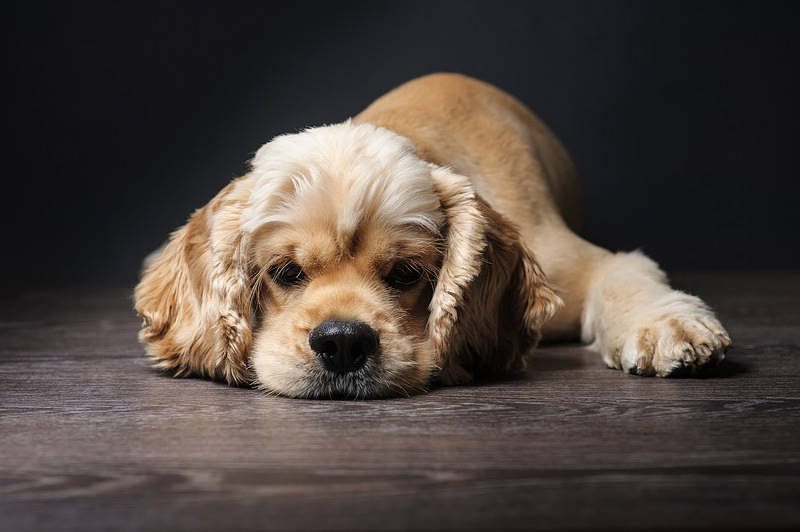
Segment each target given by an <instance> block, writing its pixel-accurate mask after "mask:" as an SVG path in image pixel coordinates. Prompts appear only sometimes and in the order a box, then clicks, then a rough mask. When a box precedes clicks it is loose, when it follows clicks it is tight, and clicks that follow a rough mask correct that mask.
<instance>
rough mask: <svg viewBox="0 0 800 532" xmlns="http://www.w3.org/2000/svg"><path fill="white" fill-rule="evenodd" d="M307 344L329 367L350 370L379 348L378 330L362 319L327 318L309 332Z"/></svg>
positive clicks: (355, 368)
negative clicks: (341, 319)
mask: <svg viewBox="0 0 800 532" xmlns="http://www.w3.org/2000/svg"><path fill="white" fill-rule="evenodd" d="M308 344H309V345H310V346H311V349H312V350H313V351H314V353H315V354H316V355H317V358H319V359H320V361H321V362H322V365H323V366H325V368H326V369H327V370H328V371H332V372H335V373H340V374H343V373H350V372H353V371H357V370H358V369H360V368H362V367H363V366H364V364H366V363H367V359H369V357H371V356H372V355H374V354H375V351H376V350H377V349H378V333H377V332H376V331H375V329H373V328H372V327H370V326H369V325H367V324H366V323H364V322H361V321H340V320H325V321H323V322H322V323H320V324H319V325H318V326H317V327H316V328H315V329H314V330H313V331H311V333H309V335H308Z"/></svg>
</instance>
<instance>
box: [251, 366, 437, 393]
mask: <svg viewBox="0 0 800 532" xmlns="http://www.w3.org/2000/svg"><path fill="white" fill-rule="evenodd" d="M396 365H397V364H393V366H396ZM259 366H261V368H259ZM404 366H405V367H404V368H403V369H404V370H405V371H402V372H398V371H397V369H398V368H396V367H394V368H386V367H383V366H382V365H380V364H377V363H375V362H373V361H371V360H370V361H368V362H367V363H366V364H365V365H364V367H362V368H360V369H358V370H356V371H351V372H348V373H337V372H333V371H329V370H327V369H325V368H323V367H321V366H317V365H314V366H313V367H310V368H304V369H303V370H302V372H300V371H286V372H280V373H276V372H274V371H273V372H271V373H269V374H266V373H265V372H264V366H263V365H259V364H258V363H255V364H253V370H254V371H255V375H256V384H257V386H258V388H260V389H261V390H263V391H265V392H266V393H268V394H276V395H283V396H286V397H295V398H299V399H380V398H389V397H402V396H409V395H413V394H416V393H420V392H423V391H425V386H426V384H427V381H428V376H429V373H430V371H429V370H428V369H427V368H421V367H419V366H418V365H417V364H414V363H407V364H404ZM259 369H261V371H259ZM294 369H295V370H298V368H296V367H295V368H294ZM289 373H294V375H291V376H290V375H289Z"/></svg>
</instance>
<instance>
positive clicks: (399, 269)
mask: <svg viewBox="0 0 800 532" xmlns="http://www.w3.org/2000/svg"><path fill="white" fill-rule="evenodd" d="M420 278H422V268H420V267H419V266H417V265H415V264H411V263H409V262H398V263H397V264H395V265H394V266H393V267H392V270H391V271H390V272H389V274H388V275H387V276H386V277H385V279H384V280H385V281H386V284H388V285H389V286H391V287H392V288H397V289H399V290H404V289H408V288H411V287H412V286H414V285H415V284H417V282H418V281H419V280H420Z"/></svg>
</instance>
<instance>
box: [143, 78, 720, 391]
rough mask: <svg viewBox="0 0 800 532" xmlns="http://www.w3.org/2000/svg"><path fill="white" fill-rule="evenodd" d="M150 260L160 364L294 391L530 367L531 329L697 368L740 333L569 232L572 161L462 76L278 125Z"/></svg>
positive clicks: (459, 379) (653, 276)
mask: <svg viewBox="0 0 800 532" xmlns="http://www.w3.org/2000/svg"><path fill="white" fill-rule="evenodd" d="M250 166H251V169H250V171H249V173H247V175H245V176H243V177H239V178H237V179H234V180H233V181H232V182H231V183H230V184H228V185H227V186H226V187H225V188H223V189H222V190H221V191H220V192H219V193H218V194H217V195H216V197H214V198H213V199H212V200H211V201H210V202H209V203H208V204H207V205H205V206H204V207H202V208H200V209H198V210H197V211H196V212H194V214H192V216H191V217H190V219H189V221H188V223H186V225H184V226H183V227H181V228H180V229H178V230H177V231H175V232H174V233H173V234H172V235H171V237H170V239H169V241H168V242H167V244H166V245H165V246H164V247H163V248H162V249H161V250H159V251H157V252H156V253H155V254H154V256H152V257H151V258H150V259H149V260H148V261H147V263H146V265H145V268H144V270H143V273H142V275H141V280H140V282H139V284H138V286H137V287H136V289H135V294H134V298H135V305H136V310H137V312H138V314H139V315H140V316H141V317H142V318H143V322H144V323H143V328H142V330H141V331H140V340H141V341H142V342H143V343H144V344H145V345H146V348H147V351H148V353H149V354H150V356H151V357H152V358H153V359H154V361H155V363H156V366H157V367H159V368H161V369H164V370H167V371H169V372H171V373H172V374H174V375H176V376H184V375H200V376H206V377H210V378H212V379H218V380H222V381H225V382H227V383H230V384H243V385H253V386H257V387H259V388H261V389H263V390H266V391H268V392H270V393H275V394H281V395H285V396H291V397H306V398H325V397H347V398H370V397H384V396H394V395H404V394H411V393H416V392H420V391H424V390H426V389H428V388H429V387H430V386H431V385H432V384H434V383H440V384H442V385H455V384H464V383H468V382H471V381H472V380H473V379H475V378H476V377H493V376H498V375H507V374H513V373H515V372H520V371H521V370H523V369H524V367H525V355H526V354H527V353H528V352H529V351H530V350H531V348H533V347H534V346H535V345H536V343H537V342H538V341H539V339H540V338H541V337H542V335H544V337H546V338H549V339H556V340H558V339H570V338H574V339H577V338H580V339H582V340H583V341H584V342H587V343H589V342H590V343H591V348H593V349H595V350H596V351H598V352H599V353H600V355H601V356H602V359H603V361H604V362H605V363H606V364H607V365H608V366H609V367H611V368H617V369H620V370H623V371H626V372H628V373H632V374H636V375H642V376H659V377H666V376H670V375H674V374H676V373H678V372H684V373H685V372H689V373H696V372H697V371H698V370H699V369H700V368H703V367H704V366H709V365H714V364H717V363H719V361H721V360H722V359H723V358H724V356H725V355H724V352H725V350H726V349H727V348H728V346H730V344H731V339H730V336H729V335H728V333H727V332H726V331H725V329H724V328H723V327H722V325H720V323H719V321H718V320H717V318H716V317H715V316H714V313H713V312H712V311H711V310H710V309H709V307H708V306H707V305H706V304H705V303H704V302H703V301H701V300H700V299H698V298H697V297H694V296H691V295H688V294H685V293H682V292H679V291H677V290H673V289H672V288H670V286H669V285H668V282H667V277H666V275H665V274H664V272H662V271H661V270H660V269H659V268H658V266H657V265H656V264H655V263H654V262H653V261H652V260H650V259H649V258H647V257H646V256H645V255H643V254H642V253H640V252H632V253H612V252H609V251H607V250H605V249H602V248H600V247H597V246H595V245H593V244H591V243H589V242H587V241H585V240H583V239H581V238H580V237H579V236H577V234H576V230H577V227H578V224H579V221H580V200H579V189H578V178H577V173H576V171H575V168H574V166H573V164H572V162H571V161H570V159H569V156H568V155H567V153H566V151H565V149H564V148H563V147H562V145H561V144H560V142H559V141H558V140H557V139H556V137H555V135H554V134H553V133H552V132H550V130H549V129H548V128H547V127H546V126H545V125H544V124H543V123H542V122H541V121H540V120H539V119H538V118H537V117H536V116H534V114H533V113H532V112H531V111H529V110H528V109H527V108H526V107H525V106H524V105H523V104H522V103H520V102H519V101H517V100H516V99H514V98H513V97H512V96H510V95H508V94H506V93H504V92H502V91H501V90H499V89H497V88H495V87H493V86H491V85H489V84H487V83H484V82H481V81H478V80H476V79H472V78H469V77H466V76H463V75H459V74H447V73H441V74H431V75H428V76H425V77H421V78H418V79H415V80H412V81H409V82H407V83H405V84H404V85H401V86H400V87H398V88H396V89H394V90H392V91H391V92H389V93H387V94H385V95H384V96H382V97H380V98H378V100H376V101H375V102H373V103H372V104H371V105H370V106H369V107H367V108H366V109H365V110H364V111H363V112H361V113H360V114H359V115H357V116H355V117H354V118H352V119H349V120H347V121H345V122H343V123H339V124H335V125H330V126H324V127H317V128H311V129H307V130H305V131H302V132H300V133H297V134H290V135H283V136H279V137H277V138H275V139H273V140H272V141H270V142H269V143H267V144H265V145H264V146H263V147H261V148H260V149H259V150H258V151H257V152H256V154H255V157H254V158H253V159H252V161H251V165H250Z"/></svg>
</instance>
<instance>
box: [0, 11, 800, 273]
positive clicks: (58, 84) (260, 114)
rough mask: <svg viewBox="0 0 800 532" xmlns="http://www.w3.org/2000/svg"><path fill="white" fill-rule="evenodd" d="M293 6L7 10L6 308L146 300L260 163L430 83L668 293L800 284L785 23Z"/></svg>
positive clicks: (641, 14) (666, 15) (760, 17)
mask: <svg viewBox="0 0 800 532" xmlns="http://www.w3.org/2000/svg"><path fill="white" fill-rule="evenodd" d="M298 5H299V6H300V7H286V6H276V5H273V4H270V3H267V2H257V3H238V2H218V3H214V4H201V3H197V2H185V3H177V4H171V3H166V2H161V3H158V4H157V5H156V4H154V5H149V6H147V5H145V4H141V3H134V2H130V3H127V4H121V5H117V4H113V5H112V3H110V2H103V3H86V2H81V3H78V4H77V5H70V3H66V2H59V3H49V2H44V3H35V2H24V3H18V4H16V5H14V7H13V13H10V14H9V16H8V19H7V20H6V22H5V24H6V27H7V34H8V39H7V45H8V50H7V52H8V54H7V57H8V74H9V82H8V84H7V87H8V89H7V90H9V91H10V94H9V95H8V96H7V98H6V100H7V102H8V103H7V106H8V113H7V124H8V135H7V138H9V140H8V141H6V142H7V144H6V154H5V159H6V161H7V162H8V164H7V170H6V175H5V179H4V191H5V195H4V196H5V198H4V199H5V201H4V202H3V203H4V209H3V210H2V212H3V214H2V216H3V233H2V235H3V237H4V238H5V242H3V246H2V249H3V250H4V251H3V255H4V257H3V260H2V261H1V262H2V274H3V275H2V279H3V285H4V287H5V288H8V287H9V286H12V287H13V286H16V287H21V286H30V283H31V282H38V283H42V284H49V283H53V282H58V283H64V282H83V281H89V280H100V281H116V280H125V281H129V282H133V281H134V279H135V277H136V273H137V271H138V268H139V265H140V262H141V259H142V258H143V257H144V255H145V254H146V253H148V252H149V251H151V250H152V249H154V248H156V247H157V246H158V245H160V244H161V242H162V241H163V240H164V239H165V237H166V236H167V234H168V233H169V232H170V231H171V230H173V229H175V228H176V227H177V226H179V225H180V224H182V223H183V222H184V221H185V220H186V218H187V216H188V215H189V213H190V212H191V211H192V210H193V209H195V208H197V207H200V206H202V205H203V204H204V203H206V202H207V201H208V200H209V199H210V198H211V197H212V196H213V195H214V194H215V193H216V191H218V190H219V189H220V188H221V187H222V186H223V185H224V184H225V183H226V182H227V181H228V180H230V179H231V178H233V177H235V176H238V175H241V174H242V173H244V172H245V171H246V161H247V159H249V157H250V156H251V155H252V154H253V152H254V151H255V150H256V149H257V148H258V147H259V146H260V145H261V144H263V143H264V142H266V141H268V140H269V139H270V138H272V137H273V136H275V135H277V134H280V133H285V132H294V131H297V130H300V129H302V128H304V127H306V126H312V125H321V124H325V123H334V122H338V121H341V120H343V119H345V118H347V117H349V116H352V115H354V114H356V113H358V112H359V111H360V110H361V109H362V108H363V107H365V106H366V105H367V104H368V103H369V102H370V101H371V100H373V99H375V98H376V97H378V96H380V95H381V94H382V93H384V92H385V91H387V90H389V89H391V88H392V87H394V86H396V85H398V84H400V83H401V82H403V81H406V80H408V79H410V78H413V77H415V76H418V75H422V74H425V73H429V72H434V71H457V72H463V73H466V74H469V75H473V76H476V77H478V78H481V79H483V80H486V81H489V82H491V83H493V84H495V85H497V86H499V87H501V88H503V89H505V90H507V91H508V92H510V93H512V94H514V95H515V96H517V97H518V98H520V99H521V100H522V101H523V102H525V103H526V104H527V105H529V106H530V107H531V108H532V109H533V110H534V111H535V112H536V113H537V114H538V115H539V116H540V117H541V118H542V119H543V120H544V121H545V122H546V123H547V124H548V125H549V126H550V127H551V128H552V129H553V130H554V131H555V132H556V134H557V135H558V136H559V137H560V138H561V139H562V141H563V142H564V144H565V145H566V147H567V149H568V151H569V152H570V154H571V156H572V158H573V160H574V161H575V163H576V165H577V166H578V170H579V171H580V174H581V179H582V183H583V190H584V204H585V221H584V227H583V234H584V235H585V236H587V237H588V238H589V239H591V240H593V241H595V242H597V243H600V244H602V245H604V246H607V247H610V248H612V249H623V250H628V249H633V248H637V247H641V248H643V249H644V251H645V252H647V253H648V254H650V255H651V256H652V257H653V258H654V259H655V260H656V261H658V262H659V263H661V264H662V266H664V267H665V268H667V269H669V270H684V271H685V270H707V269H732V270H760V269H789V268H797V267H798V266H800V253H799V252H798V246H797V237H796V236H795V233H796V232H797V229H798V228H800V216H798V208H797V201H798V190H799V187H798V183H797V170H796V168H797V166H796V163H795V155H796V143H797V118H798V117H797V106H796V100H797V94H798V92H800V91H798V83H797V82H796V81H794V79H792V78H793V75H796V74H797V72H796V71H797V62H798V56H797V51H798V46H797V40H796V37H795V35H796V32H797V30H798V29H799V28H798V23H797V22H798V16H797V8H796V7H795V6H794V5H793V4H791V3H786V4H783V3H772V4H770V3H763V2H753V3H747V4H740V3H732V2H725V3H721V4H719V3H697V2H690V3H674V2H670V3H656V2H649V1H648V2H629V3H628V2H626V3H616V2H561V1H559V2H548V3H543V2H542V3H540V2H520V3H513V2H507V3H504V2H466V1H458V2H386V3H339V2H331V3H328V4H315V3H313V2H312V3H298Z"/></svg>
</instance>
